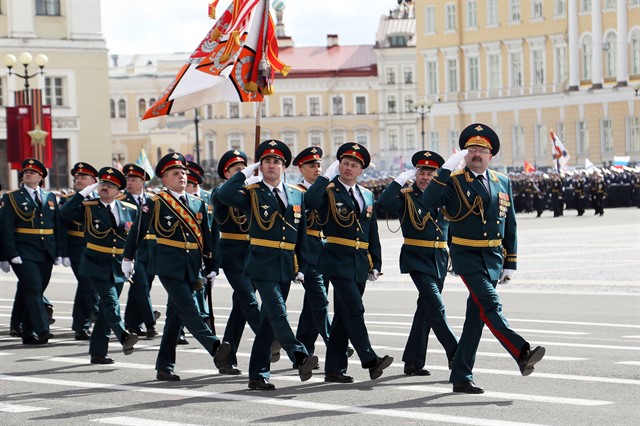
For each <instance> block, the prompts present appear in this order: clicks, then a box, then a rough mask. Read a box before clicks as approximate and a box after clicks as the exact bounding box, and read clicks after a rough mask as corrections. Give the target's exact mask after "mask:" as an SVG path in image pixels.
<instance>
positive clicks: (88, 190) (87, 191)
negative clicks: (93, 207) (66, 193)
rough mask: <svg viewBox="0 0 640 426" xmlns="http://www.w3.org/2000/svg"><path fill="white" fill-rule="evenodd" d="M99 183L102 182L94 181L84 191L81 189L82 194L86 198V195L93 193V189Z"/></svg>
mask: <svg viewBox="0 0 640 426" xmlns="http://www.w3.org/2000/svg"><path fill="white" fill-rule="evenodd" d="M98 185H100V182H96V183H92V184H91V185H89V186H87V187H86V188H84V189H83V190H82V191H80V195H82V196H83V197H85V198H86V196H87V195H89V194H91V193H92V192H93V190H94V189H96V188H97V187H98Z"/></svg>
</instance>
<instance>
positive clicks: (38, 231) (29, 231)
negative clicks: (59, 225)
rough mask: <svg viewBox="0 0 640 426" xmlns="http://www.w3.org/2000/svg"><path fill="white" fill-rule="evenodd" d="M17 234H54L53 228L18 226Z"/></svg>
mask: <svg viewBox="0 0 640 426" xmlns="http://www.w3.org/2000/svg"><path fill="white" fill-rule="evenodd" d="M16 234H34V235H53V229H33V228H16Z"/></svg>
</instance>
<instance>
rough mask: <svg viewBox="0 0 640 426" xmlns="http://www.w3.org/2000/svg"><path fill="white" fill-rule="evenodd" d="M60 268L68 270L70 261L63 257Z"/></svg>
mask: <svg viewBox="0 0 640 426" xmlns="http://www.w3.org/2000/svg"><path fill="white" fill-rule="evenodd" d="M62 266H64V267H65V268H68V267H69V266H71V259H69V258H68V257H63V258H62Z"/></svg>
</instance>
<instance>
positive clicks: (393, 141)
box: [387, 129, 398, 151]
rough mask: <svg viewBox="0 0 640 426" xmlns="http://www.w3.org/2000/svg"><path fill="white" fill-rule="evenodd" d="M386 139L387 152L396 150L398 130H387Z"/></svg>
mask: <svg viewBox="0 0 640 426" xmlns="http://www.w3.org/2000/svg"><path fill="white" fill-rule="evenodd" d="M387 139H388V141H389V151H397V150H398V129H388V130H387Z"/></svg>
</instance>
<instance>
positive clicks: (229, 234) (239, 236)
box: [220, 232, 251, 241]
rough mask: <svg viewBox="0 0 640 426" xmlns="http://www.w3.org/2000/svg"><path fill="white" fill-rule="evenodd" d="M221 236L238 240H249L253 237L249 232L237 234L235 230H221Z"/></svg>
mask: <svg viewBox="0 0 640 426" xmlns="http://www.w3.org/2000/svg"><path fill="white" fill-rule="evenodd" d="M220 238H223V239H225V240H237V241H249V240H250V239H251V237H250V236H249V234H235V233H233V232H221V233H220Z"/></svg>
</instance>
